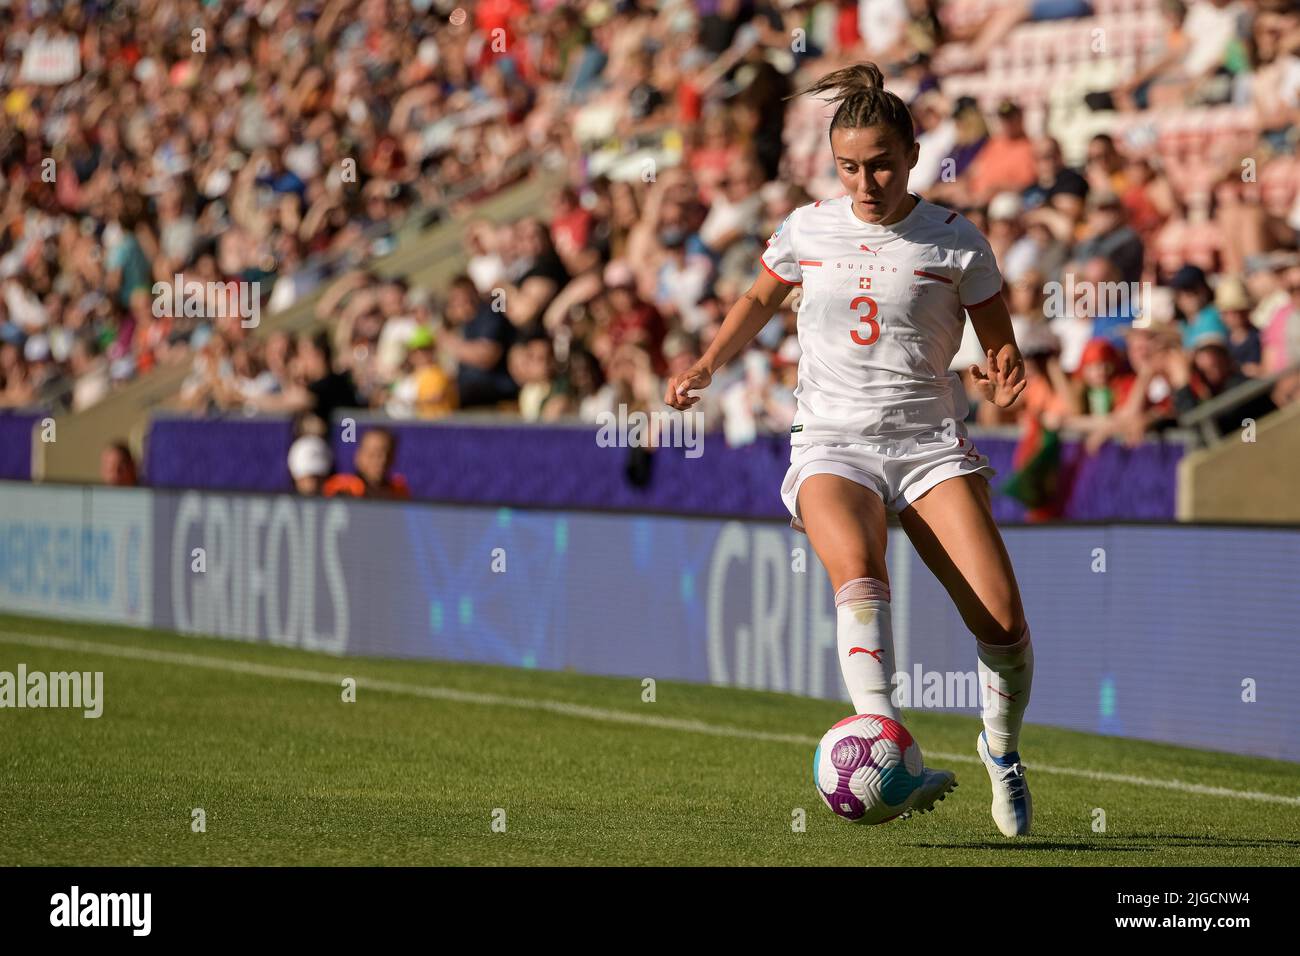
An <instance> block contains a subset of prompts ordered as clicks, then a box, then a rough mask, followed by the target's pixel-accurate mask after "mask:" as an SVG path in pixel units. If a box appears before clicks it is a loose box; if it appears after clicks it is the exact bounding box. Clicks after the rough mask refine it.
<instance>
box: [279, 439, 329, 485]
mask: <svg viewBox="0 0 1300 956" xmlns="http://www.w3.org/2000/svg"><path fill="white" fill-rule="evenodd" d="M333 464H334V456H333V455H332V454H331V453H330V446H329V445H327V444H325V439H323V438H321V437H319V436H318V435H303V436H302V437H301V438H299V439H298V440H297V441H295V442H294V443H293V444H292V445H290V446H289V474H290V475H292V476H293V479H294V481H297V480H298V479H299V478H324V477H325V476H327V475H328V474H329V473H330V471H331V470H332V469H333Z"/></svg>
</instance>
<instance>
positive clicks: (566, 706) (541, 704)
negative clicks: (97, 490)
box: [0, 631, 1300, 806]
mask: <svg viewBox="0 0 1300 956" xmlns="http://www.w3.org/2000/svg"><path fill="white" fill-rule="evenodd" d="M0 644H17V645H23V646H27V647H41V648H49V649H52V650H62V651H79V652H81V653H85V654H98V655H101V656H104V657H119V658H123V659H126V660H137V661H146V662H149V663H154V664H179V665H181V666H183V667H203V668H207V669H209V670H216V671H226V672H227V673H232V674H251V675H254V676H256V677H270V678H276V679H279V680H296V681H302V682H304V683H312V684H329V685H331V686H338V685H339V683H340V682H341V681H342V680H343V679H344V678H347V677H353V676H354V675H352V674H331V673H328V672H326V671H314V670H305V669H303V668H298V667H280V666H278V665H274V664H258V663H255V662H253V661H241V660H230V659H229V658H224V657H207V656H204V655H202V654H182V653H179V652H176V651H160V650H155V649H153V648H147V647H134V646H131V645H126V644H101V643H98V642H95V641H74V640H69V639H67V638H62V637H52V636H48V635H43V634H19V633H15V632H13V631H0ZM356 681H357V687H358V689H360V688H366V689H368V690H379V691H386V692H387V693H390V694H404V695H406V696H408V697H423V698H426V699H429V700H448V701H454V702H456V703H461V704H483V705H485V706H489V707H512V708H515V709H516V710H542V711H546V712H548V713H552V714H560V715H562V716H565V717H579V718H585V719H587V720H597V721H603V722H605V723H616V724H631V725H635V726H640V727H656V728H659V729H662V730H681V731H686V732H687V733H696V734H707V735H709V736H713V737H736V738H741V739H744V740H760V741H764V742H766V743H782V744H799V745H800V746H805V747H815V746H816V745H817V742H818V741H817V738H814V737H805V736H803V735H801V734H777V733H772V732H770V731H766V730H750V729H747V728H744V727H728V726H726V725H723V724H709V723H705V722H704V721H702V720H681V719H678V718H674V717H657V716H655V715H653V714H634V713H632V712H631V711H623V710H607V709H605V708H602V707H588V706H586V705H584V704H571V703H567V702H565V701H558V700H539V699H536V698H519V697H505V696H502V695H500V694H483V693H478V692H475V691H467V690H457V689H456V688H453V687H429V686H425V685H421V684H403V683H400V682H398V681H385V680H371V679H370V678H368V677H365V678H363V677H356ZM927 756H929V757H933V758H934V759H935V760H937V761H942V762H944V763H969V764H981V765H982V763H983V762H982V761H981V760H980V759H979V758H978V757H971V756H967V755H966V754H953V753H943V752H941V751H928V752H927ZM1029 769H1031V770H1033V771H1034V772H1035V773H1047V774H1058V775H1060V776H1064V777H1077V778H1079V779H1082V780H1093V781H1096V782H1098V783H1120V784H1127V785H1129V786H1135V787H1151V788H1155V789H1160V790H1175V791H1177V792H1179V793H1191V794H1196V795H1198V796H1205V797H1231V798H1233V799H1237V800H1255V801H1258V802H1260V803H1280V804H1285V805H1287V806H1300V797H1288V796H1284V795H1282V794H1276V793H1261V792H1259V791H1256V790H1231V789H1229V788H1227V787H1207V786H1205V785H1203V784H1199V783H1185V782H1184V781H1182V780H1156V779H1154V778H1151V777H1138V776H1134V775H1132V774H1124V773H1107V772H1106V771H1104V770H1080V769H1077V768H1074V767H1053V766H1049V765H1047V764H1040V763H1034V764H1030V765H1029Z"/></svg>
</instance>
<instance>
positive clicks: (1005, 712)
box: [975, 625, 1034, 757]
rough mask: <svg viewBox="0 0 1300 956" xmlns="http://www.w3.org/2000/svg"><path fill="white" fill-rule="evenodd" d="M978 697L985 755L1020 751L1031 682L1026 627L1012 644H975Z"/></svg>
mask: <svg viewBox="0 0 1300 956" xmlns="http://www.w3.org/2000/svg"><path fill="white" fill-rule="evenodd" d="M975 644H976V647H977V648H978V653H979V673H980V694H981V695H982V696H983V699H984V707H983V710H984V714H983V716H984V736H985V737H986V738H987V739H988V742H989V753H991V754H992V755H993V756H995V757H1001V756H1004V755H1005V754H1009V753H1011V752H1012V751H1014V750H1019V749H1020V725H1021V723H1022V722H1023V720H1024V717H1025V708H1026V707H1028V706H1029V689H1030V687H1031V686H1032V685H1033V682H1034V648H1033V645H1032V644H1031V643H1030V641H1029V625H1025V630H1024V633H1023V634H1021V635H1020V640H1018V641H1016V643H1015V644H985V643H984V642H983V641H976V642H975Z"/></svg>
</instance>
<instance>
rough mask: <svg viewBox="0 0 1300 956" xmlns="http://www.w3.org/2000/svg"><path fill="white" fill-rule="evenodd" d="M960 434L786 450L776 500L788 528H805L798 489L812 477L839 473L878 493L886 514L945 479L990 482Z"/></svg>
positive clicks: (990, 472)
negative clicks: (787, 517) (783, 508)
mask: <svg viewBox="0 0 1300 956" xmlns="http://www.w3.org/2000/svg"><path fill="white" fill-rule="evenodd" d="M962 431H964V430H959V431H958V433H957V434H956V435H953V436H952V437H948V436H947V435H945V434H944V433H943V431H942V430H939V429H936V430H935V431H932V432H926V433H923V434H920V435H916V436H913V437H910V438H904V439H892V440H881V441H879V442H869V443H853V444H848V443H818V444H811V445H793V446H791V448H790V468H789V470H788V471H786V473H785V480H784V481H783V482H782V483H781V499H782V500H783V501H784V502H785V506H786V508H787V509H789V511H790V514H791V515H792V516H793V518H792V519H791V521H790V526H791V527H792V528H794V529H795V530H796V531H803V530H804V527H803V521H802V520H801V519H800V517H799V486H800V485H802V484H803V483H804V481H806V480H807V479H808V478H809V477H811V476H812V475H839V476H840V477H842V478H847V479H849V481H854V482H857V483H858V484H860V485H862V486H863V487H866V488H870V489H871V490H872V491H874V492H875V493H876V494H878V495H879V496H880V499H881V501H883V502H884V503H885V507H886V509H888V510H890V511H902V510H903V509H905V508H906V507H907V506H908V505H910V504H911V503H912V502H913V501H915V500H916V499H917V498H920V497H921V495H923V494H925V493H926V492H927V491H929V490H930V489H931V488H933V487H934V486H935V485H937V484H939V482H941V481H944V480H945V479H948V478H953V477H956V476H958V475H984V476H985V477H986V478H989V479H992V478H993V476H994V475H996V474H997V471H996V470H995V469H994V468H993V466H992V465H990V464H989V460H988V458H987V457H986V456H985V455H983V454H981V453H980V452H979V450H978V449H977V448H976V447H975V444H974V443H973V442H972V441H971V440H970V438H968V437H966V436H965V435H964V434H962V433H961V432H962Z"/></svg>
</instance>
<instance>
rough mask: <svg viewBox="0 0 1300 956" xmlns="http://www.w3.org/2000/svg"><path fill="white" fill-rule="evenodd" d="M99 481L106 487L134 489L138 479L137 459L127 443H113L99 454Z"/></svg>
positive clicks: (119, 441)
mask: <svg viewBox="0 0 1300 956" xmlns="http://www.w3.org/2000/svg"><path fill="white" fill-rule="evenodd" d="M99 480H100V481H102V482H103V483H104V484H106V485H115V486H118V487H126V488H133V487H135V485H136V484H138V481H137V479H136V471H135V459H134V458H133V457H131V449H130V448H129V447H128V446H127V444H126V442H124V441H121V440H118V441H111V442H109V443H108V444H107V445H105V446H104V450H103V451H101V452H100V453H99Z"/></svg>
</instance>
